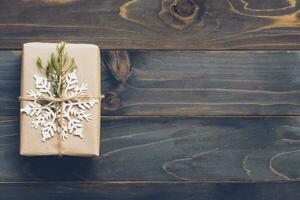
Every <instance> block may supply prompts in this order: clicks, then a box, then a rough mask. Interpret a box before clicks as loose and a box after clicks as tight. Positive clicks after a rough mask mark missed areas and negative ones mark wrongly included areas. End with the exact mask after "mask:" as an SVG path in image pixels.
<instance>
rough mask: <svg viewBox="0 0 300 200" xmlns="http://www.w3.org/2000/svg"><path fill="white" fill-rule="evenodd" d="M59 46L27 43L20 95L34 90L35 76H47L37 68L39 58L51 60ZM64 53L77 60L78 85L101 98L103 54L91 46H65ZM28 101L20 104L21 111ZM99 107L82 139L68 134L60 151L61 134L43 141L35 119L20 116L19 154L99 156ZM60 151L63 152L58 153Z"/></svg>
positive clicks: (92, 111) (92, 112)
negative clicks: (101, 57) (33, 126)
mask: <svg viewBox="0 0 300 200" xmlns="http://www.w3.org/2000/svg"><path fill="white" fill-rule="evenodd" d="M56 47H57V44H56V43H27V44H24V46H23V63H22V75H21V96H25V95H26V92H27V91H29V90H30V89H35V82H34V78H33V76H34V75H41V76H43V77H45V75H44V72H43V71H41V70H40V69H39V68H38V67H37V65H36V61H37V58H38V57H40V58H41V59H42V60H43V61H44V62H46V61H48V60H49V59H50V56H51V53H53V52H56ZM65 51H66V52H67V54H68V56H69V57H72V58H74V59H75V62H76V64H77V66H78V67H77V69H76V72H77V73H76V74H77V77H78V83H87V84H88V91H87V92H88V95H90V96H100V95H101V91H100V90H101V85H100V84H101V81H100V77H101V74H100V73H101V70H100V51H99V48H98V46H96V45H91V44H69V43H67V44H66V47H65ZM27 103H28V102H26V101H21V108H22V107H24V106H25V105H26V104H27ZM100 105H101V102H99V103H98V104H96V105H95V106H94V107H93V108H92V109H91V110H89V113H90V114H92V116H93V119H92V120H91V121H89V122H85V121H82V123H83V138H80V137H77V136H73V135H69V137H68V138H67V139H66V140H64V141H61V146H60V149H59V135H58V134H55V136H54V137H52V138H50V139H48V140H46V141H45V142H42V136H41V129H40V128H37V129H35V128H32V127H31V122H32V120H33V119H34V118H31V117H30V116H27V115H26V114H24V113H21V114H20V123H21V124H20V134H21V138H20V139H21V141H20V154H21V155H24V156H44V155H59V154H61V155H70V156H86V157H92V156H99V149H100ZM59 150H60V152H59Z"/></svg>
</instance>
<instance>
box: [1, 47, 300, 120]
mask: <svg viewBox="0 0 300 200" xmlns="http://www.w3.org/2000/svg"><path fill="white" fill-rule="evenodd" d="M20 54H21V53H20V52H19V51H0V58H1V59H0V70H1V73H0V83H1V84H0V115H15V116H16V115H18V114H19V102H18V100H17V97H18V96H19V88H20V66H21V55H20ZM102 58H103V65H102V90H103V93H104V94H105V95H106V98H105V99H104V101H103V105H102V108H103V112H102V113H103V115H130V116H136V115H143V116H145V115H185V116H187V115H299V114H300V104H299V97H300V78H299V77H300V68H299V64H300V52H299V51H270V52H269V51H236V52H234V53H233V52H211V51H210V52H199V51H172V52H166V51H130V52H129V53H127V52H122V51H119V52H115V51H109V52H108V51H103V52H102Z"/></svg>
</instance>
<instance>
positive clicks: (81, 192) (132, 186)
mask: <svg viewBox="0 0 300 200" xmlns="http://www.w3.org/2000/svg"><path fill="white" fill-rule="evenodd" d="M299 198H300V193H299V183H298V182H290V183H286V182H284V183H197V182H196V183H195V182H192V183H191V182H190V183H182V182H167V183H11V184H0V199H3V200H4V199H9V200H32V199H39V200H57V199H64V200H82V199H89V200H98V199H105V200H116V199H124V200H141V199H144V200H153V199H155V200H165V199H175V200H177V199H178V200H179V199H185V200H216V199H222V200H253V199H255V200H266V199H272V200H282V199H287V200H298V199H299Z"/></svg>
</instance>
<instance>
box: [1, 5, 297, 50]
mask: <svg viewBox="0 0 300 200" xmlns="http://www.w3.org/2000/svg"><path fill="white" fill-rule="evenodd" d="M170 2H173V3H170ZM0 5H1V6H0V48H2V49H20V48H21V45H22V43H24V42H29V41H48V42H49V41H55V42H57V41H61V40H65V41H68V42H88V43H95V44H99V45H100V46H101V47H102V48H105V49H202V50H221V49H299V47H300V37H299V35H300V32H299V30H300V29H299V24H300V21H299V5H300V4H299V1H296V0H276V1H260V0H247V1H245V0H209V1H205V0H195V1H191V0H174V1H169V0H147V1H146V0H101V1H96V0H93V1H91V0H81V1H79V0H67V1H59V0H41V1H38V0H26V1H25V0H24V1H20V0H1V1H0Z"/></svg>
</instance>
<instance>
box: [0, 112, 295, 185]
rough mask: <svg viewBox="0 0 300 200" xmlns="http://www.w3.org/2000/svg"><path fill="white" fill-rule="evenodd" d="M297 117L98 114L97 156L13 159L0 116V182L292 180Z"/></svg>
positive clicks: (10, 128) (10, 125)
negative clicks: (98, 148)
mask: <svg viewBox="0 0 300 200" xmlns="http://www.w3.org/2000/svg"><path fill="white" fill-rule="evenodd" d="M299 121H300V118H299V117H103V118H102V122H101V123H102V128H101V156H100V157H97V158H94V159H90V158H72V157H63V158H59V157H33V158H28V157H21V156H18V152H19V142H18V141H19V120H18V119H17V118H15V117H2V119H1V121H0V160H1V161H5V162H0V182H19V181H21V182H23V181H131V182H132V181H204V182H205V181H210V182H211V181H214V182H219V181H222V182H231V181H239V182H241V181H242V182H249V181H299V180H300V159H299V158H300V135H299V130H300V123H299Z"/></svg>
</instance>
